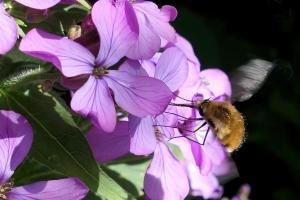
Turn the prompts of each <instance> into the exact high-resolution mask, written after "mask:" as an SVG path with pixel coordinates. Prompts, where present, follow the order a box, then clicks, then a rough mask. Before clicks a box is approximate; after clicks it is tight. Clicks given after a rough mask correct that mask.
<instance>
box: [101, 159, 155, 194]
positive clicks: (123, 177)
mask: <svg viewBox="0 0 300 200" xmlns="http://www.w3.org/2000/svg"><path fill="white" fill-rule="evenodd" d="M149 163H150V161H149V160H147V161H145V160H144V161H143V162H139V163H135V164H128V163H119V164H112V165H108V166H107V169H105V172H106V173H107V174H109V175H110V176H111V177H113V178H114V180H117V181H118V183H119V184H120V185H121V186H123V188H124V189H125V190H126V191H127V192H128V193H130V194H132V195H133V196H135V197H139V196H142V195H143V194H144V192H143V188H144V176H145V173H146V170H147V167H148V165H149Z"/></svg>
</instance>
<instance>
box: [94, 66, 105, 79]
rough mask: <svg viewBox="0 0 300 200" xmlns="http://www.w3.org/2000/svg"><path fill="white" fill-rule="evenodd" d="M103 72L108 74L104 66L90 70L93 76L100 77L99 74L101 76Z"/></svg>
mask: <svg viewBox="0 0 300 200" xmlns="http://www.w3.org/2000/svg"><path fill="white" fill-rule="evenodd" d="M105 74H108V71H107V69H106V68H105V67H95V68H94V69H93V72H92V75H93V76H94V77H95V78H100V77H101V76H103V75H105Z"/></svg>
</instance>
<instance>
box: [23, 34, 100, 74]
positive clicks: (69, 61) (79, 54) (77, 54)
mask: <svg viewBox="0 0 300 200" xmlns="http://www.w3.org/2000/svg"><path fill="white" fill-rule="evenodd" d="M19 48H20V50H21V51H23V52H24V53H26V54H28V55H30V56H33V57H37V58H39V59H42V60H45V61H48V62H51V63H53V64H54V65H55V66H56V67H57V68H58V69H59V70H60V71H61V72H62V73H63V74H64V76H66V77H73V76H78V75H81V74H91V72H92V70H93V66H94V61H95V57H94V56H93V54H92V53H91V52H90V51H88V50H87V49H86V48H84V47H83V46H81V45H80V44H78V43H76V42H74V41H72V40H69V39H68V38H65V37H60V36H57V35H54V34H50V33H47V32H44V31H42V30H39V29H32V30H31V31H29V32H28V33H27V34H26V36H25V37H24V38H23V39H22V41H21V44H20V47H19Z"/></svg>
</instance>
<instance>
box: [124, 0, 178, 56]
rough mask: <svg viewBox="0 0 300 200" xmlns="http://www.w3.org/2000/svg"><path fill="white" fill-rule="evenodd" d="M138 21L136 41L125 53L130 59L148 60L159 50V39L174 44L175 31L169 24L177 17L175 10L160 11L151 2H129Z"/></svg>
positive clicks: (165, 8) (167, 8) (170, 8)
mask: <svg viewBox="0 0 300 200" xmlns="http://www.w3.org/2000/svg"><path fill="white" fill-rule="evenodd" d="M130 2H132V3H131V5H132V8H133V10H134V13H135V15H136V18H137V21H138V28H139V34H138V40H137V42H136V43H135V44H134V46H133V47H131V48H130V49H129V51H128V52H127V54H126V55H127V56H128V57H129V58H131V59H150V58H152V56H153V55H154V54H155V53H156V52H157V51H158V50H159V48H160V46H161V38H163V39H165V40H167V41H169V42H175V40H176V31H175V29H174V28H173V27H172V26H171V25H170V24H169V22H170V21H173V20H175V18H176V16H177V10H176V8H174V7H172V6H163V7H162V8H161V9H159V8H158V7H157V5H156V4H155V3H153V2H151V1H130Z"/></svg>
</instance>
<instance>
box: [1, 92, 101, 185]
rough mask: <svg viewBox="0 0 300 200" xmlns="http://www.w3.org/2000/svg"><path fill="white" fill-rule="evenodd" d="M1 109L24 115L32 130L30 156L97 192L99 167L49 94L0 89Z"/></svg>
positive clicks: (60, 107) (59, 106)
mask: <svg viewBox="0 0 300 200" xmlns="http://www.w3.org/2000/svg"><path fill="white" fill-rule="evenodd" d="M0 108H1V109H10V110H14V111H16V112H18V113H21V114H22V115H23V116H25V117H26V118H27V119H28V121H29V122H30V124H31V125H32V127H33V129H34V133H35V134H34V141H33V145H32V149H31V156H32V157H33V158H34V159H36V160H37V161H38V162H40V163H41V164H43V165H45V166H47V167H48V168H49V169H52V170H54V171H55V172H57V173H58V174H60V175H62V176H67V177H72V176H75V177H79V178H80V179H81V180H82V181H84V182H85V183H86V185H87V186H88V187H89V188H90V189H91V190H94V191H96V190H97V188H98V183H99V173H98V166H97V163H96V162H95V160H94V158H93V156H92V153H91V151H90V149H89V146H88V143H87V141H86V139H85V137H84V136H83V134H82V133H81V132H80V130H79V129H78V128H77V126H76V124H75V122H74V121H73V119H72V115H71V113H70V112H69V111H68V110H67V109H65V107H64V106H63V105H62V104H61V103H60V102H59V101H58V100H57V99H55V98H54V97H53V96H51V95H50V94H49V93H43V92H41V91H39V90H38V89H37V88H31V89H27V90H25V91H23V92H22V93H20V92H16V91H9V90H4V89H0Z"/></svg>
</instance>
